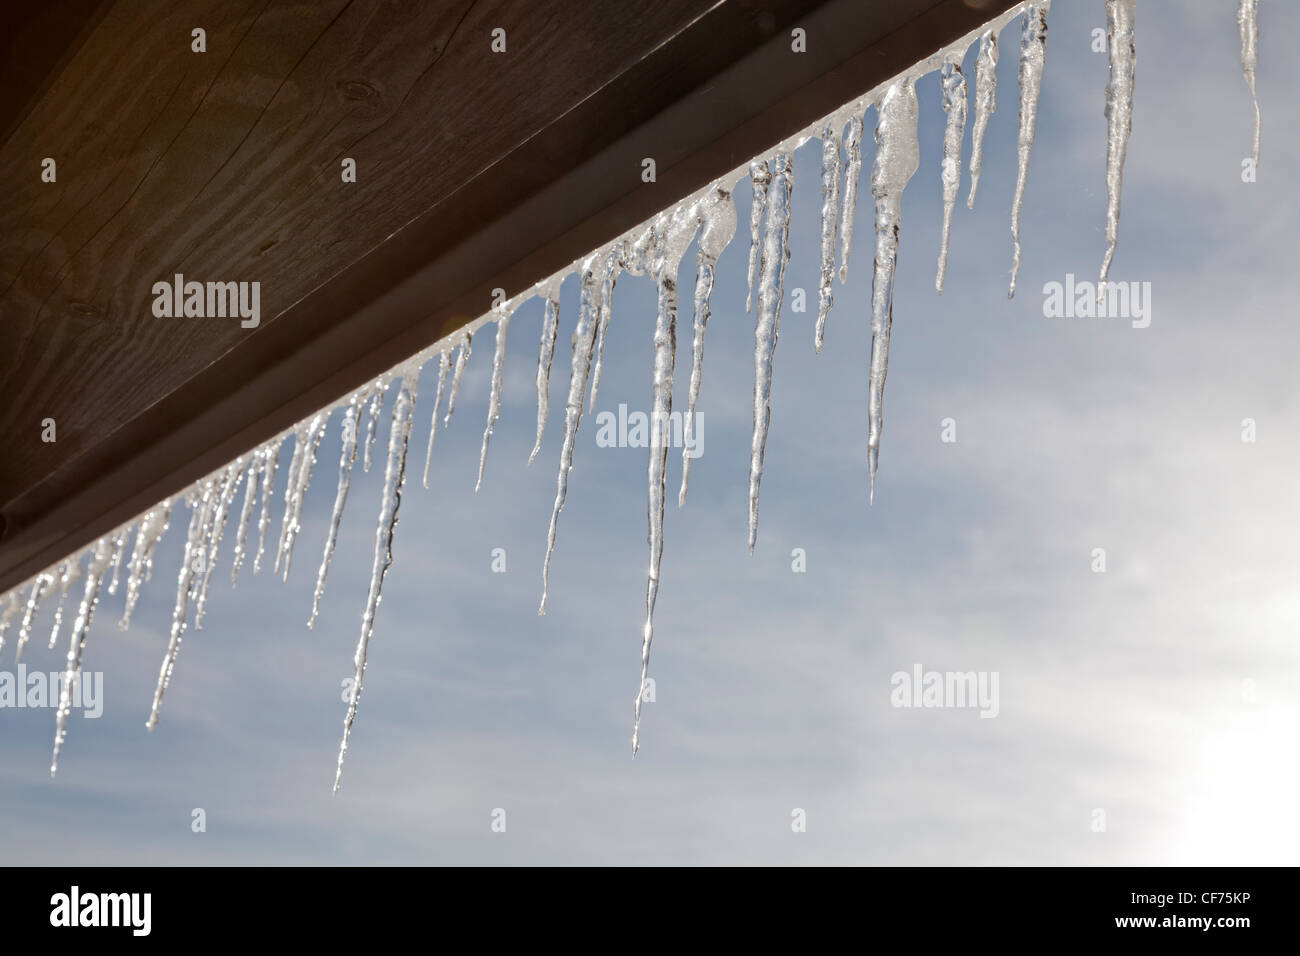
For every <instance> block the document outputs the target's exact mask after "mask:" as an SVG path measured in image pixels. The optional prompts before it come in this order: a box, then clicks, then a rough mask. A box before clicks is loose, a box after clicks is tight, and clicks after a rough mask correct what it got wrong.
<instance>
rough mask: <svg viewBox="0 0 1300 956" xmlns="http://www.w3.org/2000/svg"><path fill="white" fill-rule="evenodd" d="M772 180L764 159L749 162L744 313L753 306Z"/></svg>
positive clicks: (748, 311)
mask: <svg viewBox="0 0 1300 956" xmlns="http://www.w3.org/2000/svg"><path fill="white" fill-rule="evenodd" d="M771 181H772V172H771V169H770V167H769V166H768V164H767V160H765V159H756V160H754V161H753V162H752V163H750V164H749V184H750V187H751V188H752V189H753V195H754V202H753V204H752V205H751V206H750V207H749V293H748V295H747V296H746V297H745V314H746V315H748V314H749V313H750V311H751V310H752V309H753V308H754V275H755V274H756V273H757V272H758V252H759V247H760V244H761V239H760V235H759V233H760V230H761V228H762V226H763V210H764V208H765V207H766V206H767V186H768V183H770V182H771Z"/></svg>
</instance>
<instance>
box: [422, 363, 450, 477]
mask: <svg viewBox="0 0 1300 956" xmlns="http://www.w3.org/2000/svg"><path fill="white" fill-rule="evenodd" d="M450 369H451V353H449V352H440V353H439V354H438V386H437V388H436V389H435V391H434V393H433V420H432V421H431V422H430V423H429V447H428V448H426V449H425V451H424V477H423V478H422V479H421V484H423V485H424V487H425V488H426V489H427V488H428V487H429V465H430V463H432V461H433V440H434V439H435V438H437V437H438V408H439V407H440V406H441V405H442V393H443V390H444V389H445V388H446V386H447V372H448V371H449V370H450Z"/></svg>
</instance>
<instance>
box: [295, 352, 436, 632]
mask: <svg viewBox="0 0 1300 956" xmlns="http://www.w3.org/2000/svg"><path fill="white" fill-rule="evenodd" d="M446 355H447V353H445V352H444V353H443V358H444V359H445V358H446ZM364 401H365V395H364V394H357V395H353V396H352V400H351V401H350V402H348V407H347V409H346V410H345V411H344V413H343V422H342V425H341V428H342V430H343V431H342V435H343V450H342V451H341V452H339V482H338V489H337V490H336V491H335V492H334V510H333V512H332V513H331V514H330V527H329V532H328V533H327V535H326V537H325V553H324V555H323V556H322V557H321V561H320V570H318V571H317V572H316V591H315V593H313V594H312V598H311V617H310V618H309V619H308V621H307V626H308V627H315V626H316V615H317V614H318V613H320V599H321V595H323V594H324V593H325V576H326V575H327V574H329V569H330V560H331V559H332V558H333V557H334V547H335V545H336V544H337V543H338V540H339V525H340V524H341V523H342V521H343V509H344V507H345V506H346V505H347V503H348V489H349V488H350V487H351V485H352V464H353V462H355V461H356V460H357V429H358V428H359V427H360V425H361V421H360V419H361V404H362V402H364ZM433 420H434V423H435V425H436V424H437V421H438V412H437V409H434V413H433ZM434 431H437V428H436V427H435V428H434Z"/></svg>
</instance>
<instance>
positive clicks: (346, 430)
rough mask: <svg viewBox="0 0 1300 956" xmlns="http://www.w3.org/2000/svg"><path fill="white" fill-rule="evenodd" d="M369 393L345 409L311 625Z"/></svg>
mask: <svg viewBox="0 0 1300 956" xmlns="http://www.w3.org/2000/svg"><path fill="white" fill-rule="evenodd" d="M364 401H365V394H364V393H359V394H357V395H353V396H352V400H351V401H350V402H349V403H348V407H347V409H345V410H344V412H343V423H342V426H341V428H342V437H343V450H342V451H341V452H339V482H338V487H337V489H336V490H335V492H334V510H333V511H332V512H331V513H330V526H329V531H328V532H327V533H326V537H325V553H324V554H323V555H322V556H321V559H320V569H319V570H318V571H317V572H316V590H315V591H314V592H313V593H312V597H311V617H310V618H309V619H308V621H307V626H308V627H315V626H316V615H317V614H319V613H320V599H321V596H322V595H323V594H324V593H325V577H326V575H328V574H329V570H330V560H331V559H332V558H333V557H334V547H335V545H337V544H338V540H339V525H340V524H342V522H343V509H344V508H345V507H346V506H347V503H348V489H349V488H350V487H351V485H352V465H353V463H354V462H355V461H356V460H357V430H358V429H359V428H360V425H361V405H362V403H363V402H364Z"/></svg>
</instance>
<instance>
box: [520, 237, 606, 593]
mask: <svg viewBox="0 0 1300 956" xmlns="http://www.w3.org/2000/svg"><path fill="white" fill-rule="evenodd" d="M614 261H615V256H614V254H613V253H612V252H607V253H603V254H601V253H597V254H594V255H592V256H591V257H590V258H588V259H587V261H586V262H584V263H583V265H582V279H581V281H582V290H581V294H580V298H579V302H578V324H577V325H576V326H575V327H574V329H573V340H572V345H573V359H572V363H571V369H570V372H569V398H568V401H567V402H565V405H564V443H563V445H562V446H561V448H560V467H559V469H558V471H557V473H556V477H555V485H556V488H555V504H554V505H552V506H551V524H550V527H549V528H548V529H547V532H546V557H545V558H544V559H543V561H542V600H541V603H540V604H539V605H538V607H537V613H538V615H539V616H540V615H542V614H545V613H546V591H547V586H548V585H549V584H550V578H551V555H552V554H553V553H554V551H555V530H556V528H557V527H558V525H559V523H560V512H561V511H563V510H564V500H565V498H566V497H567V495H568V491H569V472H570V471H571V470H572V469H573V447H574V444H575V443H576V441H577V438H578V425H579V424H581V422H582V405H583V400H584V399H585V398H586V396H587V379H588V378H589V377H590V375H591V357H592V352H593V351H594V350H595V344H596V328H597V326H598V325H599V319H600V306H601V292H602V288H603V281H604V280H606V279H608V277H609V276H610V275H611V274H612V273H613V271H614Z"/></svg>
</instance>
